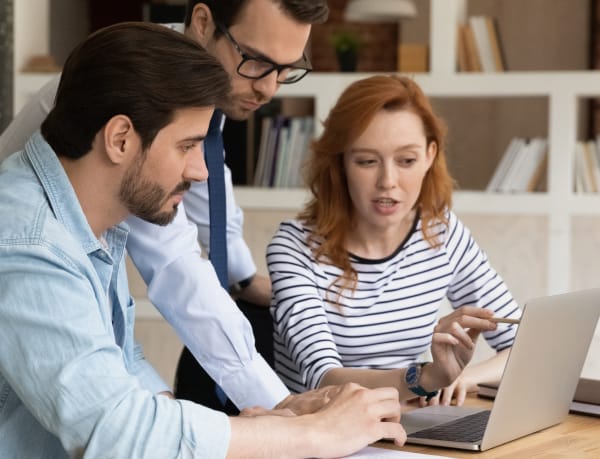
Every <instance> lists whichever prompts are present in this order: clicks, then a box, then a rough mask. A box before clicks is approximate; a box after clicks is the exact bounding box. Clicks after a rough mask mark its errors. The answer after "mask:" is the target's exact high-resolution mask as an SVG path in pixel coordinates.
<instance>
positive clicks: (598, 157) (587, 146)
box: [573, 139, 600, 193]
mask: <svg viewBox="0 0 600 459" xmlns="http://www.w3.org/2000/svg"><path fill="white" fill-rule="evenodd" d="M573 183H574V191H575V192H576V193H597V192H598V191H600V149H599V147H598V139H596V140H588V141H587V142H584V141H579V142H577V144H576V145H575V155H574V164H573Z"/></svg>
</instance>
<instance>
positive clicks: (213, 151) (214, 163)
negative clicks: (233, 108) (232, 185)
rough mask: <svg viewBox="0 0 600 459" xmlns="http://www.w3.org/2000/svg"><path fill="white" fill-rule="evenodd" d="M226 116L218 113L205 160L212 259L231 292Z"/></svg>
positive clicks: (222, 283)
mask: <svg viewBox="0 0 600 459" xmlns="http://www.w3.org/2000/svg"><path fill="white" fill-rule="evenodd" d="M222 120H223V113H222V112H221V111H220V110H215V113H214V114H213V117H212V118H211V120H210V125H209V127H208V134H207V136H206V139H205V140H204V158H205V160H206V167H207V169H208V204H209V218H210V224H209V229H210V242H209V251H208V257H209V259H210V261H211V263H212V264H213V267H214V268H215V271H216V273H217V277H218V278H219V282H221V286H222V287H223V288H224V289H225V290H228V289H229V285H228V284H229V282H228V279H227V205H226V199H225V174H224V164H223V163H224V157H223V135H222V133H221V122H222Z"/></svg>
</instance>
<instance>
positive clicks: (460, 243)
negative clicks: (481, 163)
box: [267, 212, 521, 392]
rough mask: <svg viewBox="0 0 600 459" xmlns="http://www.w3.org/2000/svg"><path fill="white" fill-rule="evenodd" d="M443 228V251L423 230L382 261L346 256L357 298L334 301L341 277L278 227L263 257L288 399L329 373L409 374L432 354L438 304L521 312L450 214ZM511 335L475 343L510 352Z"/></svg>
mask: <svg viewBox="0 0 600 459" xmlns="http://www.w3.org/2000/svg"><path fill="white" fill-rule="evenodd" d="M448 219H449V222H448V226H447V227H446V226H444V225H443V224H438V225H437V226H436V227H435V234H436V235H437V240H438V241H439V242H440V243H441V245H440V246H439V247H437V248H435V249H434V248H432V247H431V246H430V245H429V244H428V243H427V241H425V240H424V238H423V233H422V231H421V221H420V219H418V220H417V222H416V224H415V225H414V226H413V228H412V230H411V232H410V233H409V235H408V236H407V237H406V239H405V241H404V242H403V243H402V244H401V245H400V247H398V249H397V250H396V251H395V252H394V253H393V254H392V255H390V256H389V257H387V258H385V259H380V260H368V259H364V258H360V257H357V256H354V255H350V256H351V261H352V265H353V267H354V269H355V270H356V271H357V273H358V284H357V286H356V290H355V291H354V292H351V291H349V290H345V291H343V292H342V294H341V296H340V297H339V302H340V303H341V304H342V306H339V305H337V304H336V303H335V302H336V300H337V299H338V294H339V292H338V291H337V290H334V289H333V288H332V283H333V282H334V281H335V280H336V279H337V277H338V276H339V275H340V274H341V270H340V269H339V268H337V267H335V266H332V265H330V264H326V263H322V262H320V263H318V262H317V261H316V260H315V259H314V256H313V253H312V251H311V250H310V248H309V246H308V245H307V236H308V235H309V234H310V232H311V229H310V228H308V227H306V226H304V225H303V224H302V223H301V222H300V221H298V220H289V221H285V222H283V223H282V224H281V225H280V227H279V229H278V231H277V233H276V234H275V236H274V237H273V239H272V240H271V243H270V244H269V246H268V249H267V265H268V268H269V272H270V275H271V281H272V283H273V300H272V305H271V314H272V315H273V320H274V328H275V332H274V340H275V369H276V371H277V372H278V374H279V376H280V377H281V378H282V380H283V382H284V383H285V384H286V385H287V386H288V387H289V388H290V390H292V391H295V392H301V391H304V390H306V389H313V388H316V387H318V385H319V381H320V380H321V378H322V377H323V376H324V374H325V373H326V372H327V371H328V370H330V369H332V368H340V367H357V368H375V369H390V368H400V367H405V366H407V365H408V364H409V363H410V362H413V361H415V360H416V359H417V358H418V357H419V356H420V355H421V354H422V353H423V352H425V351H427V350H428V349H429V347H430V345H431V339H432V334H433V329H434V327H435V325H436V323H437V315H438V311H439V308H440V305H441V303H442V300H443V299H444V298H447V299H448V300H449V301H450V304H451V305H452V307H454V308H458V307H460V306H464V305H476V306H480V307H483V308H491V309H493V310H494V313H495V315H496V316H501V317H514V318H518V317H520V315H521V311H520V309H519V307H518V305H517V304H516V302H515V300H514V299H513V297H512V295H511V294H510V292H509V291H508V289H507V288H506V285H505V284H504V281H503V280H502V279H501V278H500V276H499V275H498V273H496V271H494V269H493V268H492V267H491V266H490V264H489V262H488V259H487V256H486V255H485V253H484V252H483V251H482V250H481V249H480V248H479V247H478V246H477V244H476V243H475V240H474V239H473V237H472V236H471V233H470V232H469V230H468V229H467V228H466V227H465V226H464V225H463V224H462V222H460V221H459V220H458V218H457V217H456V215H455V214H454V213H452V212H449V213H448ZM515 333H516V327H513V326H511V325H503V324H499V325H498V328H497V330H495V331H493V332H485V333H484V334H483V335H484V337H485V339H486V340H487V342H488V344H489V345H490V346H492V347H493V348H494V349H495V350H496V351H500V350H502V349H504V348H507V347H510V346H511V345H512V343H513V340H514V336H515Z"/></svg>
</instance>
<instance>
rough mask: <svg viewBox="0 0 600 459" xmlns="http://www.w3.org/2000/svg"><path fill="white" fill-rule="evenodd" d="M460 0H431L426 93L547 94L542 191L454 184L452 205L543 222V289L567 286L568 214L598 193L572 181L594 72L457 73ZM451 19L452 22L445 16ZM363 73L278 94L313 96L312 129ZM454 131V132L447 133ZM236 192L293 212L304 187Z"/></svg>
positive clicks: (328, 76)
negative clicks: (583, 104)
mask: <svg viewBox="0 0 600 459" xmlns="http://www.w3.org/2000/svg"><path fill="white" fill-rule="evenodd" d="M466 6H467V3H466V0H431V5H430V46H431V50H430V55H431V60H430V69H431V70H430V72H429V73H422V74H415V75H414V78H415V80H416V81H417V82H418V83H419V84H420V85H421V87H422V88H423V90H424V91H425V93H426V94H427V95H428V96H430V97H432V98H435V97H444V98H463V99H464V98H478V97H494V98H496V97H500V98H502V97H530V96H535V97H542V98H545V99H547V101H548V119H547V131H548V141H549V145H550V150H549V162H548V176H547V183H548V184H547V192H544V193H518V194H493V193H486V192H483V191H481V192H478V191H457V192H456V193H455V199H454V210H455V211H456V212H457V213H458V214H459V215H461V214H476V215H482V216H485V215H499V216H503V215H504V216H511V215H525V216H527V215H531V216H539V217H543V218H545V219H546V221H547V234H548V237H547V239H548V240H547V266H546V286H547V288H546V293H548V294H553V293H561V292H565V291H568V290H570V289H571V286H572V282H571V279H570V277H571V273H570V271H571V250H570V246H571V239H572V238H571V219H572V217H574V216H577V215H587V216H596V215H598V216H600V197H597V196H578V195H575V194H574V192H573V191H572V190H573V184H572V175H573V160H572V159H573V150H574V145H575V143H576V140H577V116H578V104H579V99H581V98H586V97H590V96H596V95H600V72H597V71H543V72H531V71H529V72H515V71H513V72H506V73H485V74H484V73H459V72H457V71H456V52H455V49H456V46H455V43H456V29H457V27H456V25H457V24H458V23H459V22H460V21H464V19H465V17H466ZM449 18H455V21H454V22H453V21H452V20H449ZM370 75H371V74H366V73H312V74H310V75H309V76H308V77H307V78H305V79H304V80H302V81H301V82H299V83H298V84H294V85H289V86H282V88H281V91H280V95H281V96H282V97H286V96H291V97H312V98H314V100H315V117H316V118H317V123H316V125H315V126H316V135H319V134H320V132H321V126H320V122H319V121H320V120H323V119H325V118H326V116H327V113H328V111H329V109H330V108H331V107H332V105H333V104H334V103H335V101H336V100H337V98H338V96H339V95H340V93H341V92H342V91H343V89H344V88H345V87H347V86H348V85H349V84H350V83H352V82H353V81H356V80H357V79H361V78H365V77H368V76H370ZM454 135H455V136H456V137H460V134H456V133H454ZM235 193H236V199H237V200H238V203H239V204H240V205H241V207H242V208H244V209H245V210H258V211H262V210H265V211H266V210H273V211H284V210H287V211H297V210H299V209H300V208H301V206H302V204H303V203H304V202H305V201H306V199H307V196H308V193H307V192H306V190H301V189H291V190H290V189H267V188H253V187H236V189H235Z"/></svg>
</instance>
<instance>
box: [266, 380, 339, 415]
mask: <svg viewBox="0 0 600 459" xmlns="http://www.w3.org/2000/svg"><path fill="white" fill-rule="evenodd" d="M342 387H343V386H325V387H321V388H319V389H315V390H309V391H307V392H303V393H301V394H296V395H293V394H290V395H288V396H287V397H286V398H284V399H283V400H282V401H281V402H279V403H278V404H277V406H276V407H275V409H276V410H278V409H289V410H291V411H292V412H293V413H294V414H297V415H302V414H310V413H315V412H317V411H319V410H320V409H321V408H323V407H324V406H325V405H326V404H327V403H329V401H330V400H331V399H332V398H333V397H335V396H337V394H338V393H339V392H340V390H341V389H342Z"/></svg>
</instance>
